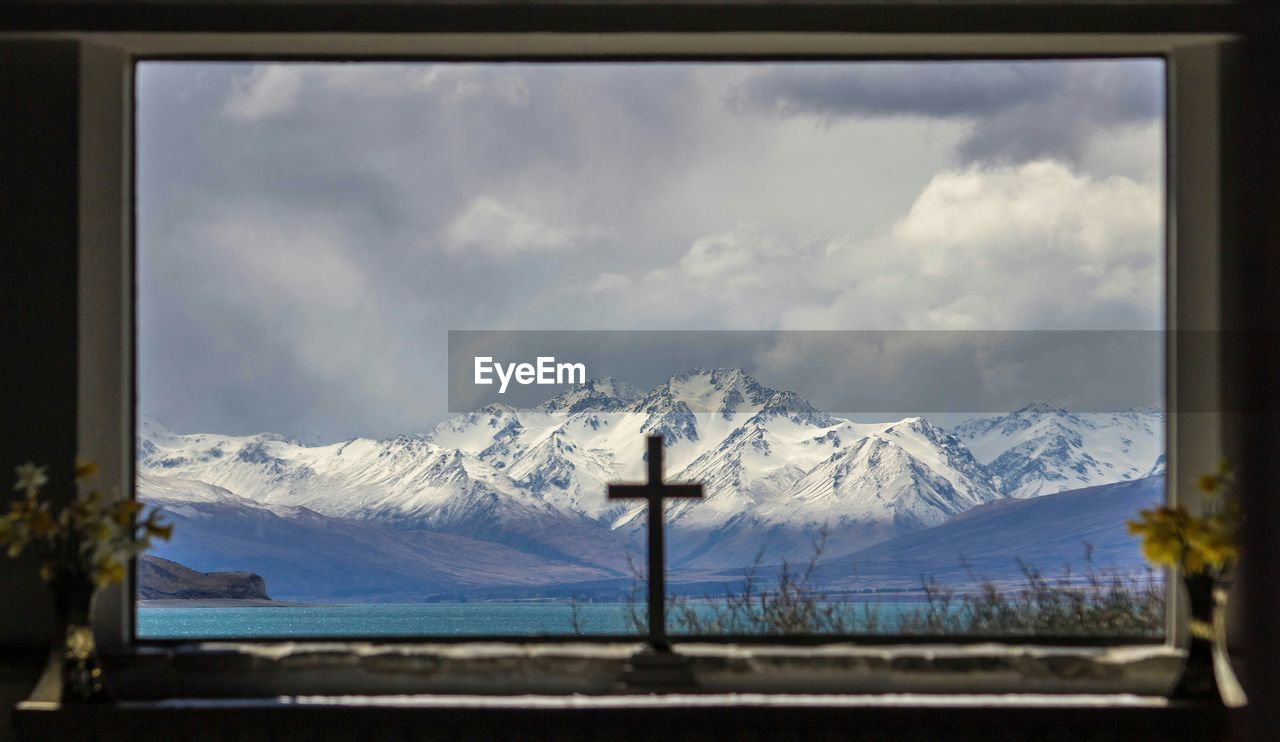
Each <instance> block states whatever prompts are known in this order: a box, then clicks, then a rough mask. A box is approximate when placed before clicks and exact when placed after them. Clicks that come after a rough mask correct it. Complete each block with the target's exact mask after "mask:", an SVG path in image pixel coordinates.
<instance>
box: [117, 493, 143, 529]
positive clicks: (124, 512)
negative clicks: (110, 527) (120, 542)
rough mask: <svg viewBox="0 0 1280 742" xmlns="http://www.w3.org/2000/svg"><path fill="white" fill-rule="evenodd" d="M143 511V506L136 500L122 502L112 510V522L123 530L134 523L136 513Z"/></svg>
mask: <svg viewBox="0 0 1280 742" xmlns="http://www.w3.org/2000/svg"><path fill="white" fill-rule="evenodd" d="M140 510H142V504H141V503H139V502H137V501H135V500H121V501H120V502H117V503H116V504H115V505H114V506H113V507H112V508H111V520H113V521H115V523H116V525H118V526H120V527H121V528H125V527H127V526H128V525H129V524H130V523H132V522H133V515H134V513H137V512H139V511H140Z"/></svg>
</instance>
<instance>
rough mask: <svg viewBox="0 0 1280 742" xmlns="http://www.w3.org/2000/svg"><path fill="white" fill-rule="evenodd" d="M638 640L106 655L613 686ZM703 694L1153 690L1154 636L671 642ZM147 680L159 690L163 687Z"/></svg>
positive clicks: (278, 670)
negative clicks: (1107, 641)
mask: <svg viewBox="0 0 1280 742" xmlns="http://www.w3.org/2000/svg"><path fill="white" fill-rule="evenodd" d="M640 648H641V645H639V644H598V643H585V642H584V643H580V644H576V643H556V644H538V643H528V644H518V643H483V644H481V643H475V644H472V643H468V644H374V643H360V642H353V643H287V642H284V643H278V644H276V643H272V644H236V643H207V644H193V645H180V646H175V647H172V648H165V649H160V648H143V649H140V650H139V651H138V652H136V653H133V654H129V655H124V656H118V657H114V658H111V661H110V663H109V665H110V666H109V672H110V676H111V680H112V684H113V686H114V687H115V688H116V690H117V692H118V693H119V694H120V695H121V696H122V697H124V698H137V699H148V698H160V697H166V696H167V697H178V696H180V697H188V698H230V697H240V698H244V697H273V696H281V695H290V696H341V695H349V694H375V695H400V694H420V693H448V694H459V693H462V694H465V693H472V694H485V695H495V694H505V695H520V694H539V695H545V694H572V693H583V694H610V693H616V692H617V691H618V682H617V681H618V678H619V676H620V675H621V674H622V672H623V670H624V668H625V667H626V665H627V663H628V661H629V660H630V658H631V656H632V654H633V653H634V652H636V651H637V650H639V649H640ZM676 652H677V653H678V654H679V655H681V656H683V657H685V658H687V660H688V662H689V665H690V667H691V669H692V671H693V674H694V676H695V678H696V679H697V681H698V686H699V689H700V690H702V691H705V692H707V693H730V692H737V693H845V694H849V693H858V694H867V693H873V694H884V693H956V692H964V693H984V694H996V693H1052V694H1063V693H1094V694H1098V693H1100V694H1125V693H1128V694H1134V695H1140V696H1159V695H1162V694H1164V693H1165V692H1166V691H1167V690H1168V688H1169V687H1170V686H1171V685H1172V684H1173V680H1174V678H1175V677H1176V674H1177V672H1178V669H1179V667H1180V664H1181V660H1182V653H1181V652H1180V651H1178V650H1176V649H1171V648H1168V647H1166V646H1164V645H1154V646H1122V647H1047V646H1011V645H998V644H974V645H905V646H865V645H854V644H827V645H820V646H812V647H802V646H778V645H725V644H710V643H707V644H695V643H681V644H679V645H677V648H676ZM157 689H163V691H162V693H163V696H162V695H161V691H158V690H157Z"/></svg>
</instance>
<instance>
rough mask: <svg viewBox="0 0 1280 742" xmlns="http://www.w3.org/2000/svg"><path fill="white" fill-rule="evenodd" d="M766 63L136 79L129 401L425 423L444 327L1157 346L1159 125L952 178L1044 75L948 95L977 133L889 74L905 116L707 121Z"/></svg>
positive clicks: (168, 74)
mask: <svg viewBox="0 0 1280 742" xmlns="http://www.w3.org/2000/svg"><path fill="white" fill-rule="evenodd" d="M1108 64H1116V65H1121V66H1123V65H1124V64H1129V62H1114V63H1108ZM1137 64H1142V65H1146V64H1148V63H1145V62H1143V63H1137ZM1050 66H1052V65H1050ZM785 67H786V68H787V70H788V73H787V74H788V76H789V78H790V79H791V81H792V82H796V81H798V79H799V78H800V77H803V74H802V72H803V71H805V70H807V71H808V73H809V74H811V75H812V76H813V77H814V80H815V82H814V83H813V84H814V85H818V84H819V83H821V84H822V85H827V84H828V82H829V81H827V80H826V78H827V76H829V75H830V74H832V72H831V70H830V69H828V67H829V66H827V65H816V64H803V65H794V66H793V65H785ZM836 67H837V68H838V69H837V70H836V71H840V70H844V71H847V70H848V69H851V68H852V67H848V68H846V66H844V65H838V66H836ZM933 67H935V68H937V69H935V73H936V74H943V73H944V72H945V71H946V70H948V69H951V66H950V65H949V64H935V65H933ZM878 68H879V66H878V65H873V66H872V67H870V68H868V69H878ZM772 74H773V73H771V72H769V71H768V66H766V65H755V64H750V65H732V64H714V65H696V64H685V63H670V64H667V63H663V64H649V63H645V64H595V63H592V64H558V63H553V64H532V63H531V64H500V65H499V64H492V65H489V64H466V65H454V64H422V65H418V64H384V63H358V64H357V63H351V64H316V63H306V64H296V65H295V64H282V65H249V64H243V63H221V62H218V63H213V62H181V63H174V62H144V63H143V64H142V65H141V66H140V69H139V76H138V96H139V97H138V101H139V103H138V121H139V142H138V206H139V208H138V265H139V268H138V270H139V274H138V280H137V286H138V292H139V297H140V300H139V301H140V303H139V307H138V321H139V334H138V349H139V364H138V373H139V385H138V388H139V404H140V406H141V408H142V409H143V410H144V411H146V412H148V413H151V414H156V415H157V416H159V417H161V418H162V419H165V420H166V421H167V422H169V423H171V424H173V425H175V426H176V427H177V428H178V429H181V430H188V431H198V430H205V431H221V432H228V433H251V432H259V431H262V430H273V431H276V432H283V433H288V434H295V433H296V434H304V433H308V432H313V431H327V432H331V433H334V434H355V433H361V434H372V435H394V434H396V433H401V432H413V431H423V430H426V429H429V428H430V427H431V426H432V425H434V424H435V423H436V422H438V421H439V420H440V419H441V418H442V417H444V416H445V414H446V410H447V406H446V394H445V392H446V383H445V378H446V364H445V362H444V361H445V347H446V345H445V341H446V336H447V330H451V329H492V328H504V329H512V330H517V329H521V330H539V329H541V330H545V329H565V330H571V329H655V330H673V329H677V330H720V329H746V330H760V329H825V328H835V329H911V328H929V329H950V328H961V329H972V328H978V329H985V328H1001V327H1017V328H1024V329H1025V328H1042V329H1043V328H1071V329H1077V328H1094V327H1097V328H1102V327H1106V328H1133V327H1138V328H1147V327H1152V326H1155V327H1158V326H1159V322H1160V317H1161V311H1160V306H1161V302H1160V296H1159V295H1160V291H1161V284H1160V277H1161V273H1160V271H1161V266H1162V255H1163V252H1162V249H1161V243H1160V239H1161V231H1162V230H1161V228H1160V227H1161V225H1160V204H1161V198H1160V196H1159V194H1161V193H1162V192H1163V186H1162V185H1161V182H1160V177H1159V176H1160V174H1161V173H1160V163H1161V150H1160V147H1159V144H1160V142H1161V141H1162V136H1161V134H1162V127H1161V123H1160V120H1159V119H1158V118H1156V119H1153V120H1149V121H1147V122H1146V123H1139V124H1133V125H1131V124H1127V123H1122V124H1116V125H1114V126H1111V127H1109V128H1108V127H1106V126H1098V127H1090V126H1085V127H1082V128H1081V129H1080V131H1081V132H1083V135H1084V136H1085V137H1086V140H1087V141H1086V145H1085V151H1086V153H1087V156H1086V158H1085V161H1084V162H1083V163H1074V162H1068V161H1064V159H1063V158H1060V157H1059V158H1054V159H1056V162H1057V164H1056V165H1055V164H1052V163H1045V162H1043V161H1042V160H1044V159H1045V158H1032V159H1030V160H1026V161H1023V162H1014V161H1013V159H1009V160H1008V161H1007V162H1006V161H1003V160H1001V161H996V160H985V159H983V160H975V161H974V162H973V163H972V164H971V165H966V164H965V162H964V160H965V156H962V155H961V154H959V153H960V152H961V150H962V149H963V148H965V147H969V148H972V147H975V146H977V145H975V144H974V143H973V142H974V141H977V140H976V139H975V132H977V131H978V130H979V129H981V128H983V127H986V128H990V127H992V126H994V125H995V123H996V122H998V121H1000V120H1003V119H1009V120H1013V118H1012V117H1014V116H1015V114H1016V115H1018V116H1023V115H1025V116H1027V117H1028V118H1027V119H1025V121H1024V126H1025V127H1030V126H1032V124H1035V123H1036V116H1039V117H1040V118H1039V124H1038V125H1039V126H1042V127H1046V128H1047V127H1052V126H1056V125H1057V124H1056V122H1055V121H1054V119H1055V118H1057V117H1060V116H1062V115H1063V114H1062V112H1061V110H1060V109H1058V108H1053V107H1052V106H1051V105H1050V103H1053V102H1054V101H1057V103H1053V105H1060V104H1063V105H1065V104H1064V103H1063V102H1069V100H1070V97H1071V96H1070V95H1068V94H1067V93H1066V92H1063V91H1064V90H1065V88H1064V87H1063V86H1064V85H1065V84H1066V83H1062V82H1061V81H1059V83H1058V85H1057V87H1052V88H1051V89H1052V90H1053V91H1055V92H1053V93H1052V94H1051V95H1050V94H1048V93H1045V94H1043V95H1042V94H1041V93H1039V92H1037V91H1036V90H1035V89H1028V88H1026V86H1024V94H1023V95H1022V96H1021V97H1019V98H1017V99H1016V100H1015V101H1013V102H1005V101H1002V100H1001V99H1000V95H1001V93H1000V90H993V91H988V93H986V94H983V95H986V98H985V99H984V98H983V97H982V95H979V94H978V93H980V91H974V90H968V91H967V95H968V96H969V98H974V96H975V95H976V96H977V98H976V99H977V100H980V101H982V102H981V105H982V106H985V108H983V109H982V110H984V111H987V113H967V114H966V113H962V112H961V108H962V107H963V106H964V105H969V104H968V103H966V100H967V99H965V98H963V97H957V96H953V97H952V98H951V99H950V100H949V101H943V102H939V101H938V100H920V101H917V102H915V103H911V102H910V101H909V100H905V98H907V97H909V95H908V93H910V90H909V89H908V88H903V87H902V86H901V85H900V84H898V85H887V86H881V88H882V90H881V92H880V93H879V95H880V96H881V99H880V103H879V104H877V105H878V106H879V107H878V108H877V110H890V109H912V107H913V106H914V109H912V110H916V111H917V112H916V113H910V114H892V115H888V114H884V115H882V114H878V113H877V114H875V115H871V114H865V115H864V114H862V113H858V114H856V115H855V114H852V113H841V114H839V115H827V114H818V113H815V112H800V111H799V110H798V109H797V110H796V111H793V112H777V111H773V112H767V111H764V109H749V108H742V109H730V108H727V107H726V106H725V105H724V101H725V100H726V99H727V98H731V97H732V96H733V95H735V94H737V93H736V92H735V91H741V90H742V89H743V87H742V86H743V83H744V81H751V80H754V79H755V78H757V77H761V76H769V75H772ZM913 74H915V73H913ZM947 74H950V73H947ZM1037 74H1044V73H1037ZM944 77H945V75H944ZM1015 77H1016V75H1013V74H1012V73H1009V79H1010V80H1013V79H1014V78H1015ZM1104 78H1105V76H1102V77H1100V76H1097V75H1095V76H1094V77H1093V78H1089V79H1090V80H1092V82H1091V83H1090V84H1092V85H1095V87H1099V86H1100V87H1101V88H1103V89H1113V88H1115V89H1118V88H1117V87H1116V85H1115V84H1114V83H1113V82H1108V81H1107V80H1106V79H1104ZM1045 79H1049V80H1050V81H1052V80H1056V79H1058V78H1055V77H1054V76H1053V75H1048V74H1045ZM1084 81H1085V79H1084V78H1081V79H1080V80H1077V83H1075V84H1080V85H1083V84H1084ZM978 82H981V80H978ZM868 84H870V82H868ZM948 84H949V85H952V86H956V85H959V84H960V83H959V82H958V81H956V80H951V82H949V83H948ZM1009 85H1010V86H1011V85H1013V83H1009ZM946 87H947V86H946V85H939V86H935V87H934V88H931V89H930V91H931V92H930V94H929V96H937V97H939V98H940V97H942V96H944V94H945V93H946V92H947V90H946V89H945V88H946ZM1090 89H1092V88H1088V87H1087V86H1086V87H1084V88H1080V90H1083V91H1087V90H1090ZM1153 89H1154V90H1156V91H1157V93H1158V90H1159V85H1158V84H1156V85H1155V86H1154V88H1153ZM1080 94H1081V95H1083V94H1084V93H1080ZM891 95H898V96H899V97H903V100H890V98H889V96H891ZM929 96H919V95H918V96H917V97H929ZM1090 99H1091V100H1092V98H1090ZM814 100H816V98H815V99H814ZM944 104H945V105H944ZM806 105H807V106H808V108H806V109H805V110H806V111H808V110H810V109H812V110H813V111H817V110H818V108H817V103H813V104H806ZM977 105H979V104H977V103H973V104H972V106H977ZM1081 105H1083V104H1081ZM1115 105H1116V106H1118V107H1123V106H1132V105H1133V102H1132V101H1130V100H1128V99H1127V98H1126V97H1125V96H1119V97H1118V98H1116V99H1115ZM1037 111H1038V112H1040V113H1039V114H1037V113H1035V112H1037ZM762 112H764V113H766V114H767V115H761V113H762ZM744 113H749V114H750V115H743V114H744ZM1096 113H1097V115H1096V116H1093V119H1096V120H1098V121H1113V122H1124V121H1130V120H1133V119H1134V114H1133V113H1131V112H1130V113H1126V112H1124V111H1117V112H1106V111H1098V112H1096ZM1041 114H1042V115H1041ZM1068 114H1069V116H1068V117H1071V116H1075V114H1074V113H1071V112H1070V111H1068ZM246 121H272V122H275V123H277V124H286V123H287V125H266V126H245V125H244V123H245V122H246ZM824 121H827V122H830V125H824V124H822V123H821V122H824ZM815 122H817V123H818V125H815ZM1023 138H1024V139H1026V140H1028V141H1030V140H1031V139H1033V138H1030V137H1023ZM965 151H968V150H965ZM1117 175H1124V176H1126V177H1125V178H1117V177H1116V176H1117ZM647 362H648V363H649V364H650V365H649V367H647V368H640V367H638V366H637V368H635V369H634V370H635V374H636V375H637V376H638V377H640V378H652V377H661V376H663V375H665V374H669V373H670V372H671V370H672V369H669V368H666V369H659V368H658V366H660V365H661V359H659V358H654V359H652V360H650V361H647ZM805 363H808V364H809V368H808V370H807V371H805V370H803V369H801V368H800V367H801V366H803V365H804V364H805ZM787 368H788V371H787V372H786V374H780V375H777V376H773V377H771V379H770V381H771V382H772V383H776V384H777V385H780V386H787V387H791V388H795V389H796V390H797V391H800V392H801V393H807V392H808V389H807V388H806V387H810V386H812V388H814V389H817V388H819V386H820V384H818V382H819V381H821V379H822V378H824V374H825V375H826V376H827V377H830V376H831V372H830V371H829V370H824V368H823V367H822V365H821V359H818V358H810V359H807V360H806V359H805V358H803V357H801V356H799V355H797V356H796V358H795V359H794V362H793V363H792V364H790V365H789V366H788V367H787ZM912 373H913V374H916V376H912V375H903V376H902V378H912V379H914V378H917V376H918V375H920V374H926V370H920V371H914V370H913V372H912ZM646 374H647V376H646ZM790 374H794V375H790ZM888 378H890V379H892V378H895V377H894V376H893V375H892V374H890V375H889V376H888ZM829 381H830V379H829ZM811 382H812V385H811ZM832 383H834V382H832ZM957 383H959V382H957Z"/></svg>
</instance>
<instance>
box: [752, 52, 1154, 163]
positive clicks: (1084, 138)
mask: <svg viewBox="0 0 1280 742" xmlns="http://www.w3.org/2000/svg"><path fill="white" fill-rule="evenodd" d="M1162 74H1163V66H1162V64H1161V63H1160V62H1159V61H1156V60H1121V61H1114V60H1112V61H1107V60H1087V61H1061V60H1044V61H1025V62H948V63H936V62H891V63H873V64H853V65H849V64H845V65H826V66H822V67H820V68H817V69H814V68H812V67H807V66H795V65H778V66H775V67H772V68H769V69H768V70H765V71H762V72H760V73H758V74H755V75H753V76H751V77H749V78H748V79H746V80H745V81H744V82H742V83H741V84H740V85H739V86H738V87H737V88H736V89H735V90H734V91H733V92H732V93H731V94H730V95H729V97H728V100H727V102H728V105H729V106H730V108H731V109H732V110H735V111H738V112H740V113H762V114H766V115H773V116H780V117H792V116H802V115H809V116H816V117H818V118H820V119H822V120H825V121H828V122H835V121H838V120H840V119H844V118H880V117H916V118H925V119H935V120H959V121H964V122H967V123H969V124H971V126H972V128H971V130H970V132H969V135H968V137H967V138H966V139H965V140H964V141H963V142H962V143H961V145H960V151H959V154H960V156H961V157H962V158H963V160H964V161H965V162H978V161H987V162H1000V163H1019V162H1026V161H1030V160H1034V159H1040V158H1046V157H1048V158H1056V159H1062V160H1067V161H1072V162H1077V161H1079V160H1080V159H1081V157H1083V155H1084V152H1085V148H1086V147H1087V145H1088V143H1089V140H1090V138H1091V137H1092V136H1093V135H1094V134H1095V133H1096V132H1098V131H1099V130H1104V129H1108V128H1114V127H1124V126H1133V125H1142V124H1150V123H1152V122H1155V121H1157V120H1158V119H1159V118H1160V117H1161V116H1162V114H1163V98H1164V92H1163V84H1162Z"/></svg>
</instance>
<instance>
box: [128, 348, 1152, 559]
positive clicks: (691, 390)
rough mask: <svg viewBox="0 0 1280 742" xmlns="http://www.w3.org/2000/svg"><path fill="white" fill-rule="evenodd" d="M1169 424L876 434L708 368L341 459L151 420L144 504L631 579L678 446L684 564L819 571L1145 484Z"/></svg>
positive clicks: (1007, 420) (1140, 417) (144, 440)
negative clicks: (926, 535) (1067, 500)
mask: <svg viewBox="0 0 1280 742" xmlns="http://www.w3.org/2000/svg"><path fill="white" fill-rule="evenodd" d="M1162 430H1163V427H1162V425H1161V421H1160V419H1159V418H1158V416H1153V415H1151V414H1149V413H1147V412H1145V411H1139V412H1133V413H1118V414H1115V415H1108V416H1098V415H1073V414H1071V413H1068V412H1066V411H1064V410H1059V409H1053V408H1049V407H1044V406H1041V407H1028V408H1024V409H1023V410H1019V411H1017V412H1015V413H1012V414H1010V415H1006V416H1002V417H992V418H982V419H975V420H970V421H968V422H966V423H963V424H962V425H960V426H958V427H957V428H956V429H955V430H954V431H952V432H948V431H945V430H942V429H940V428H938V427H936V426H934V425H932V424H930V423H929V422H928V421H926V420H924V419H922V418H908V419H905V420H901V421H897V422H891V423H874V424H868V423H857V422H853V421H850V420H847V419H843V418H838V417H834V416H832V415H829V414H827V413H825V412H822V411H820V410H818V409H816V408H814V407H813V406H812V405H810V404H809V403H808V402H807V401H805V400H804V399H802V398H801V397H799V396H798V395H796V394H795V393H794V392H789V391H779V390H775V389H770V388H768V387H766V386H764V385H762V384H760V383H759V382H758V381H756V380H755V379H753V378H752V377H751V376H750V375H748V374H746V373H745V372H743V371H741V370H739V369H718V370H706V369H694V370H692V371H689V372H687V373H683V374H678V375H675V376H672V377H671V378H669V379H668V380H667V381H666V382H664V383H662V384H660V385H658V386H657V387H655V388H654V389H652V390H649V391H647V392H640V391H639V390H637V389H635V388H634V387H632V386H630V385H629V384H626V383H625V382H621V381H617V380H613V379H603V380H597V381H592V382H589V383H587V384H585V385H582V386H580V387H577V388H574V389H571V390H569V391H566V392H565V393H563V394H561V395H559V396H557V397H555V398H553V399H551V400H549V401H547V402H545V403H543V404H542V405H539V406H538V407H537V408H536V409H531V410H517V409H513V408H510V407H507V406H504V405H498V404H494V405H489V406H487V407H485V408H483V409H481V410H478V411H476V412H472V413H468V414H464V415H459V416H456V417H454V418H452V419H449V420H446V421H445V422H442V423H441V424H439V425H437V426H436V427H435V428H434V429H432V430H431V431H430V432H428V433H426V434H424V435H416V436H413V435H406V436H399V437H396V438H392V439H387V440H372V439H366V438H356V439H352V440H349V441H344V442H341V443H333V444H329V445H323V446H308V445H304V444H303V443H300V442H298V441H296V440H293V439H290V438H287V437H284V436H279V435H273V434H260V435H252V436H224V435H212V434H192V435H178V434H175V433H173V432H171V431H169V430H168V429H166V428H165V427H164V426H163V425H161V424H159V423H158V422H156V421H154V420H150V419H144V420H143V421H142V423H141V424H140V427H139V431H138V468H139V472H140V480H139V491H140V493H141V494H142V495H143V497H144V498H146V497H154V498H157V499H164V500H165V501H166V502H168V503H172V502H176V501H181V500H182V499H183V496H182V493H183V491H184V488H186V489H187V490H189V492H190V496H189V497H188V498H187V499H189V500H191V501H193V502H204V501H207V500H208V499H209V498H210V497H211V495H210V493H211V492H214V493H216V494H217V497H218V498H221V499H225V498H227V497H231V498H238V499H240V500H243V501H245V502H248V503H252V504H253V505H254V506H255V507H261V508H267V509H270V510H271V511H272V512H282V511H280V510H279V509H282V508H305V509H306V510H307V511H308V512H314V513H316V514H319V515H321V516H323V517H326V518H338V519H345V520H352V521H360V522H363V523H380V524H384V525H387V526H390V527H394V528H397V529H405V530H423V531H430V532H434V533H449V534H456V535H460V536H463V537H466V538H469V539H474V540H479V541H486V542H493V543H497V544H501V545H503V546H504V547H506V548H513V549H516V550H519V551H522V552H525V553H529V554H533V555H537V556H538V557H539V558H544V559H553V560H561V561H563V562H566V563H569V564H574V565H581V566H587V567H590V568H592V569H604V570H606V571H607V572H608V573H610V574H613V573H617V572H618V571H619V570H622V569H624V567H625V560H626V554H627V552H628V551H630V552H632V553H640V552H641V550H642V549H643V539H642V529H641V528H640V526H641V524H642V523H643V518H642V517H640V516H641V515H642V514H643V512H644V509H643V505H640V504H633V503H626V502H617V501H610V500H608V499H607V498H606V497H605V492H606V487H607V484H608V483H610V482H617V481H637V480H639V479H641V478H642V477H643V475H644V461H643V458H644V450H645V436H646V435H651V434H661V435H663V436H664V439H665V442H666V449H665V452H664V458H665V462H666V470H667V472H666V476H667V479H668V480H670V481H697V482H701V483H703V484H704V487H705V490H704V498H703V499H702V500H699V501H691V500H686V501H677V502H674V503H671V504H669V505H668V507H667V509H666V518H667V522H668V524H669V527H670V528H671V531H672V536H671V541H670V548H671V555H670V556H671V560H672V563H673V564H675V565H677V566H680V565H684V567H686V568H688V569H723V568H726V567H736V566H742V565H744V564H748V563H750V562H751V561H752V560H753V558H754V557H755V555H756V552H758V551H760V550H761V549H765V551H766V558H771V559H772V558H789V559H795V558H802V557H803V556H804V555H805V553H806V552H807V551H808V550H809V549H810V548H811V542H812V538H813V536H814V535H815V534H816V533H818V532H819V531H822V530H826V531H827V532H828V533H829V535H830V537H831V540H830V544H831V548H832V549H833V551H831V552H830V553H831V554H832V555H836V554H839V553H850V552H852V551H854V550H856V549H859V548H866V547H867V546H870V545H871V544H874V543H876V542H878V541H880V540H884V539H886V538H891V537H894V536H896V535H900V534H903V533H909V532H913V531H918V530H921V529H925V528H930V527H933V526H937V525H939V524H941V523H943V522H946V521H948V520H949V519H951V518H952V517H954V516H955V515H957V514H959V513H963V512H965V511H967V510H969V509H971V508H973V507H976V506H978V505H982V504H984V503H989V502H992V501H995V500H998V499H1001V498H1003V497H1006V496H1013V497H1030V496H1033V495H1036V494H1042V493H1048V492H1056V491H1059V490H1062V489H1074V488H1077V487H1084V486H1090V485H1095V484H1102V483H1106V482H1114V481H1122V480H1126V479H1134V478H1139V477H1142V476H1144V475H1145V474H1146V473H1147V472H1149V471H1152V470H1153V466H1154V465H1155V464H1156V457H1157V456H1158V455H1159V454H1160V452H1161V451H1162V450H1163V445H1162V443H1163V442H1162V440H1161V438H1160V436H1161V432H1162ZM219 501H221V500H219ZM228 502H234V501H228Z"/></svg>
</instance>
